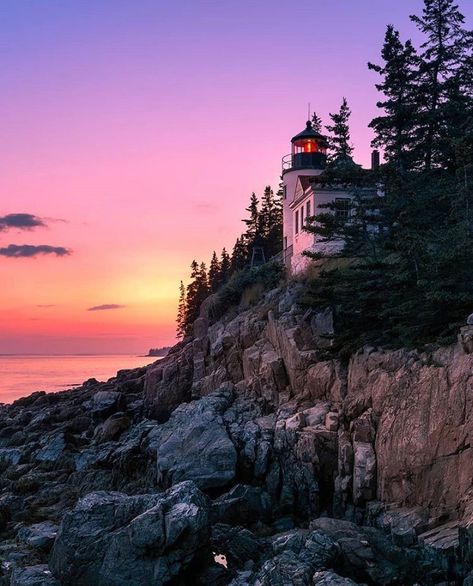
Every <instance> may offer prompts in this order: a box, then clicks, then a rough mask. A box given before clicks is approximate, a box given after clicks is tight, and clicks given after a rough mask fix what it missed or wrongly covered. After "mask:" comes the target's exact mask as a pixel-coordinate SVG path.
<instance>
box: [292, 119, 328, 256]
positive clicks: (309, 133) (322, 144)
mask: <svg viewBox="0 0 473 586" xmlns="http://www.w3.org/2000/svg"><path fill="white" fill-rule="evenodd" d="M327 147H328V143H327V139H326V138H325V137H324V136H322V135H321V134H319V133H318V132H316V131H315V130H314V128H313V127H312V122H311V121H310V120H308V121H307V124H306V127H305V129H304V130H303V131H302V132H300V133H299V134H296V136H294V137H293V138H292V139H291V152H290V154H288V155H286V156H284V157H283V159H282V185H283V223H284V229H283V231H284V242H283V249H284V259H285V262H286V264H287V265H288V266H291V258H292V256H293V253H294V236H295V234H297V235H298V234H299V232H300V229H301V228H302V226H303V224H304V223H305V217H306V216H308V215H313V214H314V210H313V209H312V210H311V209H310V206H309V208H307V206H306V207H305V208H304V210H303V211H302V212H301V211H300V210H297V212H294V210H293V205H292V204H293V203H294V200H295V198H296V189H297V187H298V185H299V186H300V185H301V181H302V184H303V185H305V184H306V183H307V180H308V179H309V178H310V177H314V176H317V175H320V174H321V173H322V172H323V170H324V169H325V167H326V165H327ZM307 211H308V212H309V213H308V214H307ZM296 224H297V225H296Z"/></svg>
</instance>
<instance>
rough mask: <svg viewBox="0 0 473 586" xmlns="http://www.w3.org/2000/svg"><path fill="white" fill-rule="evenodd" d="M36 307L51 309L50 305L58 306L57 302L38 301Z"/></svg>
mask: <svg viewBox="0 0 473 586" xmlns="http://www.w3.org/2000/svg"><path fill="white" fill-rule="evenodd" d="M36 307H40V308H41V309H49V308H50V307H56V304H55V303H38V304H37V305H36Z"/></svg>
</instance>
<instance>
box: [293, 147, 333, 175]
mask: <svg viewBox="0 0 473 586" xmlns="http://www.w3.org/2000/svg"><path fill="white" fill-rule="evenodd" d="M325 163H326V155H325V154H324V153H322V152H320V151H317V152H315V153H289V154H288V155H285V156H284V157H283V158H282V172H283V173H284V172H285V171H290V170H292V169H323V168H324V167H325Z"/></svg>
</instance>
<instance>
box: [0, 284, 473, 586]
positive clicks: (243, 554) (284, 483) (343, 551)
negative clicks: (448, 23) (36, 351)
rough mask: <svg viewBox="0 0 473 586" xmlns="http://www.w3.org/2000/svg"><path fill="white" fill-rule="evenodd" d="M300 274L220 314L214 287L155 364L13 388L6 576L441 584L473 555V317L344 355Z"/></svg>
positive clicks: (3, 415)
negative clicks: (189, 328) (436, 346)
mask: <svg viewBox="0 0 473 586" xmlns="http://www.w3.org/2000/svg"><path fill="white" fill-rule="evenodd" d="M297 287H298V286H297ZM297 287H295V288H290V289H289V290H286V291H279V290H275V291H272V292H269V293H268V294H266V295H265V296H263V298H262V299H261V301H260V302H259V303H257V304H256V305H255V306H253V307H248V306H245V307H244V308H240V309H238V310H237V309H236V308H234V309H232V310H231V311H229V312H228V313H227V314H226V315H224V316H223V317H220V318H219V319H218V320H217V321H215V320H214V319H213V316H212V307H213V306H212V304H211V303H210V302H209V303H208V304H207V303H206V304H204V307H203V311H202V314H201V316H200V318H199V319H198V320H197V322H196V324H195V332H194V334H195V335H194V336H193V337H192V339H188V340H185V341H183V342H182V343H180V344H179V345H177V346H176V347H175V348H174V349H173V350H172V351H171V352H170V354H169V355H168V356H167V357H166V358H165V359H163V360H161V361H159V362H157V363H155V364H154V365H151V366H150V367H148V368H145V369H138V370H137V371H129V372H125V371H124V372H121V373H119V375H118V376H117V377H115V378H114V379H111V380H110V381H108V382H107V383H98V382H97V381H94V380H90V381H87V383H84V385H83V386H82V387H81V388H79V389H76V390H74V391H71V392H67V393H58V394H56V395H46V394H44V393H36V394H34V395H33V396H31V397H29V398H25V399H21V400H20V401H17V402H15V404H13V405H11V406H3V407H2V406H0V471H1V472H2V474H1V475H0V490H1V493H0V531H3V532H4V533H3V535H5V537H6V540H7V541H6V545H5V546H2V547H0V558H1V559H2V561H4V565H3V566H1V567H0V586H6V584H8V583H9V581H10V575H11V576H13V577H14V579H15V580H16V582H14V583H15V584H17V585H23V584H25V585H28V586H35V585H36V582H35V580H43V581H44V580H46V581H45V582H44V586H47V585H49V584H51V585H53V584H56V583H57V582H56V581H57V580H59V581H60V583H62V584H77V586H81V584H84V585H85V584H87V585H89V584H90V586H93V585H95V584H97V586H104V585H105V584H110V585H111V586H114V585H115V584H116V585H121V584H123V585H124V584H131V585H133V584H141V585H143V586H146V584H148V583H149V584H153V585H154V584H155V583H163V584H165V583H167V582H170V581H174V582H175V583H176V584H177V583H178V584H180V585H182V586H190V585H192V586H199V585H201V586H203V585H204V584H205V585H207V584H215V585H216V586H219V585H222V586H226V585H229V584H231V585H233V586H243V585H245V586H255V585H259V586H262V585H263V584H268V585H269V584H284V586H286V584H287V586H290V585H291V584H293V585H300V584H303V585H306V584H307V585H308V586H312V585H314V584H322V585H324V584H334V585H343V584H345V585H347V586H348V585H349V584H355V583H369V584H382V585H384V584H386V585H387V584H393V585H394V584H398V585H399V584H406V585H407V584H413V583H415V582H417V583H419V584H422V585H423V584H426V585H427V584H434V583H440V582H442V581H447V580H457V581H459V580H460V579H462V578H463V577H464V576H465V575H466V574H467V572H468V571H470V570H471V569H473V498H472V495H473V492H472V489H471V488H470V484H471V477H472V473H473V469H472V468H473V458H472V455H471V453H470V452H471V448H470V443H471V442H470V434H471V429H472V426H473V422H472V421H471V419H472V417H473V415H471V405H470V403H471V401H472V397H473V394H472V392H471V391H472V389H471V382H470V380H471V372H473V370H472V367H473V354H471V353H470V352H469V346H468V343H469V342H468V337H467V336H468V335H469V330H468V328H470V327H471V325H470V326H467V328H466V330H465V329H464V330H463V331H462V334H461V335H460V338H459V343H458V344H457V345H455V346H452V347H449V348H443V349H440V350H438V351H436V352H432V353H424V354H419V353H417V352H413V351H407V350H399V351H381V350H375V349H364V350H363V351H360V352H359V353H357V354H356V355H354V356H353V357H352V358H351V360H350V361H348V362H342V361H341V360H339V359H337V358H336V357H334V356H333V355H331V354H328V353H327V349H329V348H330V347H331V344H332V338H333V323H332V319H331V315H330V314H329V313H328V312H326V311H325V312H317V311H306V312H304V311H302V310H301V309H300V308H299V307H298V306H297V303H296V297H297V296H296V294H295V292H296V291H297ZM253 293H254V292H253ZM467 330H468V331H467ZM183 487H184V488H183ZM190 487H192V488H190ZM114 491H119V492H114ZM162 491H167V492H164V493H163V492H162ZM201 491H202V492H201ZM202 493H206V496H204V495H203V494H202ZM196 510H198V513H196ZM362 524H365V525H366V524H368V525H370V527H368V528H367V527H361V526H360V525H362ZM56 525H59V526H60V530H59V534H58V536H57V538H56V539H55V542H54V546H53V549H52V554H50V553H49V552H50V549H51V545H52V541H53V539H54V533H55V532H56ZM92 544H93V547H92ZM211 552H215V553H216V554H219V555H221V556H225V560H226V567H224V566H222V565H218V564H216V563H212V556H211ZM48 562H49V563H50V568H51V570H52V575H51V574H48V573H47V571H46V573H44V572H45V567H44V565H41V564H45V563H48ZM22 565H26V566H28V565H29V567H27V568H26V570H24V571H23V570H22V571H20V568H19V566H22ZM17 566H18V567H17ZM15 567H17V569H16V570H15ZM13 570H14V571H13ZM151 575H153V576H154V578H153V579H154V580H155V582H150V581H149V580H151V578H149V576H151ZM156 576H158V577H159V580H158V582H156ZM2 579H3V582H2ZM12 580H13V578H12ZM353 580H354V581H355V582H353ZM38 584H39V585H40V586H43V582H41V581H40V582H38Z"/></svg>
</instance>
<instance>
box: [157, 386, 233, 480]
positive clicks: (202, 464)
mask: <svg viewBox="0 0 473 586" xmlns="http://www.w3.org/2000/svg"><path fill="white" fill-rule="evenodd" d="M232 401H233V392H232V391H230V390H221V391H216V392H215V393H212V394H210V395H207V396H206V397H204V398H202V399H200V400H198V401H193V402H192V403H189V404H184V405H181V406H180V407H178V408H177V409H176V410H175V411H174V413H173V414H172V415H171V417H170V419H169V421H167V422H166V423H164V424H163V425H160V426H158V427H157V428H156V429H155V430H154V431H153V445H154V446H155V447H156V450H157V474H158V483H159V484H160V485H161V486H163V487H165V488H167V487H169V486H172V485H173V484H175V483H177V482H181V481H183V480H193V481H194V482H195V483H196V484H197V486H198V487H199V488H201V489H202V490H206V489H211V488H220V487H223V486H226V485H228V484H229V483H230V482H231V481H232V480H233V479H234V478H235V474H236V464H237V453H236V450H235V446H234V445H233V443H232V441H231V439H230V437H229V435H228V432H227V430H226V427H225V425H224V422H223V419H222V415H223V413H224V412H225V410H226V409H227V408H228V407H229V406H230V405H231V403H232Z"/></svg>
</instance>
